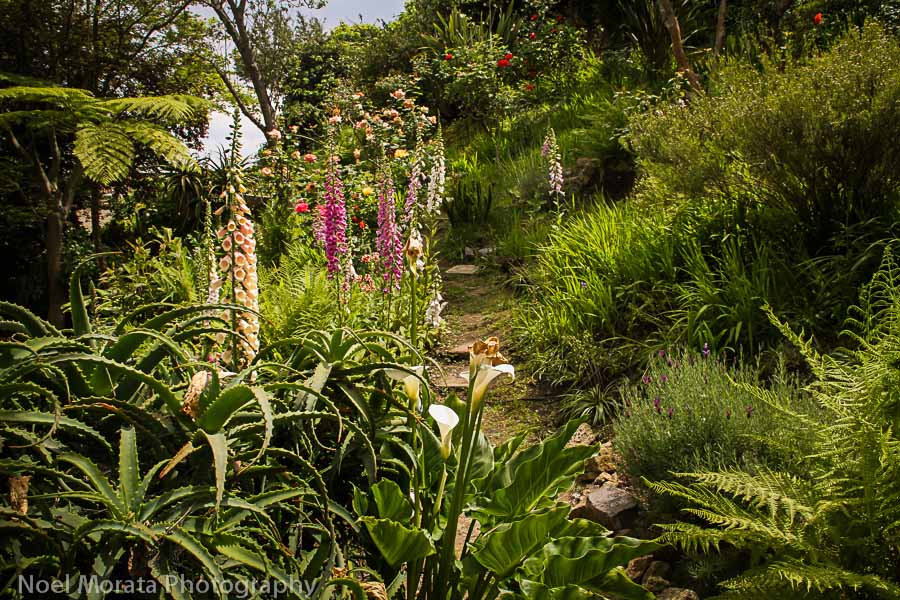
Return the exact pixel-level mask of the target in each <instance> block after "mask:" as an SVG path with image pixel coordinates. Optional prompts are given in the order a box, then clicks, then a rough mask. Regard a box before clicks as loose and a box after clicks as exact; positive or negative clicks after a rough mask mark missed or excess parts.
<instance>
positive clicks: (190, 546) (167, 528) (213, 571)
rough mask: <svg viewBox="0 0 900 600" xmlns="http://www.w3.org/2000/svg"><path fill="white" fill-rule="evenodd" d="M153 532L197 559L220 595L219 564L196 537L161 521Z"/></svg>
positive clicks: (176, 526)
mask: <svg viewBox="0 0 900 600" xmlns="http://www.w3.org/2000/svg"><path fill="white" fill-rule="evenodd" d="M153 532H154V533H156V535H158V536H160V537H162V538H165V539H167V540H169V541H171V542H173V543H175V544H177V545H178V546H180V547H181V548H183V549H184V550H186V551H187V552H188V554H190V555H191V556H193V557H194V558H195V559H197V561H198V562H199V563H200V564H201V565H202V566H203V569H204V570H205V571H206V573H207V574H208V575H209V577H210V579H211V580H212V581H211V583H212V584H214V585H213V586H212V587H213V589H214V590H215V591H216V592H217V594H216V595H218V596H219V597H220V598H221V597H222V594H221V591H222V571H221V570H220V569H219V565H218V564H217V563H216V561H215V559H214V558H213V557H212V555H211V554H210V553H209V551H208V550H207V549H206V548H204V547H203V545H202V544H201V543H200V542H199V541H197V539H196V538H194V537H193V536H192V535H190V534H189V533H188V532H186V531H184V530H183V529H182V528H181V527H179V526H178V525H175V524H171V525H168V524H164V523H161V524H159V525H155V526H154V527H153Z"/></svg>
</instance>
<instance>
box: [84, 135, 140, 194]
mask: <svg viewBox="0 0 900 600" xmlns="http://www.w3.org/2000/svg"><path fill="white" fill-rule="evenodd" d="M128 134H129V131H128V129H127V128H125V127H123V126H122V125H120V124H118V123H114V122H106V123H102V124H100V125H95V124H94V123H83V124H82V125H81V126H80V127H79V128H78V130H77V131H76V132H75V148H74V152H75V157H76V158H77V159H78V160H79V161H80V162H81V165H82V166H83V167H84V173H85V175H86V176H87V177H89V178H90V179H92V180H94V181H96V182H98V183H101V184H104V185H107V184H110V183H112V182H114V181H119V180H122V179H124V178H125V177H127V176H128V172H129V170H130V169H131V164H132V162H133V161H134V143H133V142H132V141H131V138H130V137H129V135H128Z"/></svg>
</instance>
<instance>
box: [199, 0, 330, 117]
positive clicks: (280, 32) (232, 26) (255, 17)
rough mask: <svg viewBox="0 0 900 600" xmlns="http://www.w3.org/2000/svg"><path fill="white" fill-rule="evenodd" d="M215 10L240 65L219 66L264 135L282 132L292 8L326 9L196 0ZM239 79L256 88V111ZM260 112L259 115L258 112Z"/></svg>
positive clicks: (292, 2)
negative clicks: (280, 121) (281, 109)
mask: <svg viewBox="0 0 900 600" xmlns="http://www.w3.org/2000/svg"><path fill="white" fill-rule="evenodd" d="M195 4H197V5H200V6H205V7H207V8H209V9H211V10H212V11H213V13H214V14H215V15H216V18H217V19H218V21H219V24H220V25H221V28H222V31H223V32H224V34H225V35H227V36H228V39H229V40H230V41H231V42H232V43H233V44H234V46H235V59H234V63H235V67H234V68H233V69H229V68H227V66H226V65H223V64H222V63H221V61H219V62H217V63H214V67H215V69H216V72H217V73H218V74H219V77H220V78H221V79H222V81H223V82H224V83H225V86H226V87H227V88H228V91H229V92H230V93H231V95H232V97H233V99H234V101H235V103H236V104H237V105H238V108H240V110H241V112H242V113H243V114H244V116H246V117H247V118H248V119H250V121H252V122H253V124H254V125H256V127H258V128H259V129H260V131H262V132H263V133H266V134H268V133H269V132H270V131H272V130H273V129H276V128H277V117H278V107H279V103H280V100H281V99H282V92H283V90H284V85H285V84H286V79H287V75H288V70H287V68H286V65H288V64H289V60H290V56H291V54H292V53H293V51H294V49H295V47H296V45H295V40H296V37H295V35H294V32H293V20H294V18H293V17H292V16H291V9H294V8H300V7H308V8H320V7H322V6H324V2H323V1H322V0H282V1H279V0H195ZM236 77H238V78H241V79H244V80H246V81H248V82H249V83H250V85H251V86H252V88H253V94H254V96H255V98H256V104H257V106H256V109H254V107H253V106H252V105H251V104H250V102H249V101H248V100H247V98H246V95H245V94H244V93H243V91H242V90H241V89H240V87H239V85H238V83H237V81H236ZM257 110H258V112H257Z"/></svg>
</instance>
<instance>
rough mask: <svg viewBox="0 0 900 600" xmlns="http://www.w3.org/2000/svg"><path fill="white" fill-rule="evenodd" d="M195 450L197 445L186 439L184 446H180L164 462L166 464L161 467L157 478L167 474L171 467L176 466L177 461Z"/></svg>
mask: <svg viewBox="0 0 900 600" xmlns="http://www.w3.org/2000/svg"><path fill="white" fill-rule="evenodd" d="M195 450H197V447H196V446H195V445H194V441H193V440H188V441H187V442H186V443H185V444H184V446H182V447H181V448H180V449H179V450H178V452H176V453H175V456H173V457H172V458H170V459H169V462H168V463H166V466H165V467H163V470H162V471H160V473H159V478H160V479H162V478H163V477H165V476H166V475H168V474H169V472H170V471H171V470H172V469H174V468H175V467H177V466H178V463H180V462H181V461H183V460H184V459H185V458H187V457H188V456H190V455H191V454H192V453H193V452H194V451H195Z"/></svg>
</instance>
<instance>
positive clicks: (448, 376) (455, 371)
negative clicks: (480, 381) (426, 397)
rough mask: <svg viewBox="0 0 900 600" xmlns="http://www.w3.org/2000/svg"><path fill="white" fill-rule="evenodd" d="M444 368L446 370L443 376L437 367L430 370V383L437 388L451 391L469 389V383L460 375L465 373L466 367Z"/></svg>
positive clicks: (453, 366)
mask: <svg viewBox="0 0 900 600" xmlns="http://www.w3.org/2000/svg"><path fill="white" fill-rule="evenodd" d="M442 368H443V370H444V372H443V375H442V374H441V371H440V370H438V369H437V368H435V367H429V368H428V378H429V381H431V383H432V384H433V385H434V386H435V387H436V388H439V389H444V390H449V389H466V388H468V387H469V382H468V381H466V379H465V378H464V377H461V376H460V373H462V372H464V371H465V369H466V367H465V366H461V365H448V366H445V367H442Z"/></svg>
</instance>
